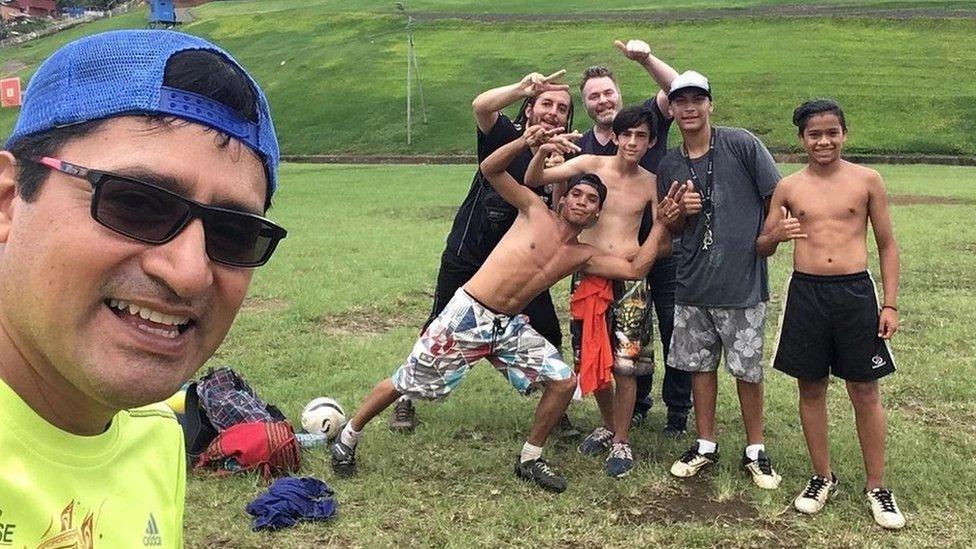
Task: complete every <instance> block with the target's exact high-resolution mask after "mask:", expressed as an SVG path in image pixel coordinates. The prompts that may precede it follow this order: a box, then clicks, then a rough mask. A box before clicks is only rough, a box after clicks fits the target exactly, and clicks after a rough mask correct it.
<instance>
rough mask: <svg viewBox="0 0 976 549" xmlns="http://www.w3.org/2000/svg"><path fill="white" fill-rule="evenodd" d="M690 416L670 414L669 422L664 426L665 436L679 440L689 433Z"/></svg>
mask: <svg viewBox="0 0 976 549" xmlns="http://www.w3.org/2000/svg"><path fill="white" fill-rule="evenodd" d="M687 428H688V416H687V415H686V414H675V413H671V412H668V422H667V423H666V424H665V425H664V436H666V437H668V438H678V437H681V436H683V435H684V434H685V433H686V432H687Z"/></svg>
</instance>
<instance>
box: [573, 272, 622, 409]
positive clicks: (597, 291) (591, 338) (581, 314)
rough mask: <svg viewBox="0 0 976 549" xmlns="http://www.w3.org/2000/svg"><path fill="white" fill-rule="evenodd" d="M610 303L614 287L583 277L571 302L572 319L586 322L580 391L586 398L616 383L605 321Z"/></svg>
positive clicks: (580, 371)
mask: <svg viewBox="0 0 976 549" xmlns="http://www.w3.org/2000/svg"><path fill="white" fill-rule="evenodd" d="M611 303H613V283H612V282H610V281H609V280H607V279H605V278H600V277H598V276H593V275H583V279H582V280H580V283H579V286H577V287H576V290H574V291H573V295H572V297H570V298H569V310H570V312H571V313H572V315H573V319H574V320H580V321H582V322H583V341H582V344H581V346H580V364H579V387H580V391H581V392H582V393H583V394H584V395H588V394H590V393H592V392H593V391H596V390H599V389H603V388H604V387H608V386H609V385H610V382H611V380H612V379H613V373H612V370H613V349H611V347H610V332H609V331H608V330H607V317H606V314H607V309H608V308H609V307H610V304H611Z"/></svg>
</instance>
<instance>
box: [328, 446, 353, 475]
mask: <svg viewBox="0 0 976 549" xmlns="http://www.w3.org/2000/svg"><path fill="white" fill-rule="evenodd" d="M329 455H331V456H332V470H333V471H335V474H337V475H339V476H340V477H351V476H353V475H355V474H356V450H355V449H353V448H350V447H348V446H346V445H345V444H343V443H341V442H339V441H336V442H335V444H333V445H332V446H331V447H329Z"/></svg>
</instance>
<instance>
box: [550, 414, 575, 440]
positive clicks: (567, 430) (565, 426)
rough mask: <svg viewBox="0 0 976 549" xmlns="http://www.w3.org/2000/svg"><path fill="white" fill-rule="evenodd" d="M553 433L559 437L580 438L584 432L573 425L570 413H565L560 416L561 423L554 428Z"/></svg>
mask: <svg viewBox="0 0 976 549" xmlns="http://www.w3.org/2000/svg"><path fill="white" fill-rule="evenodd" d="M552 434H554V435H556V436H557V437H558V438H579V436H580V435H581V434H583V433H580V432H579V429H577V428H576V427H573V423H572V422H571V421H569V415H568V414H565V413H564V414H563V416H562V417H561V418H559V423H557V424H556V426H555V427H554V428H553V429H552Z"/></svg>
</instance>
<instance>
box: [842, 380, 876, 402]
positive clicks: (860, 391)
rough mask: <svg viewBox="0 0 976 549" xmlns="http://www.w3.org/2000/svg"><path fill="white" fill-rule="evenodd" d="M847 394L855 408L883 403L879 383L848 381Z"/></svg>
mask: <svg viewBox="0 0 976 549" xmlns="http://www.w3.org/2000/svg"><path fill="white" fill-rule="evenodd" d="M847 394H848V395H850V397H851V402H853V403H854V405H855V406H875V405H878V404H880V402H881V391H880V390H879V388H878V382H877V381H848V382H847Z"/></svg>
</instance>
